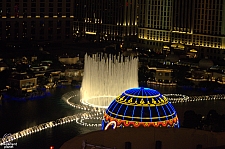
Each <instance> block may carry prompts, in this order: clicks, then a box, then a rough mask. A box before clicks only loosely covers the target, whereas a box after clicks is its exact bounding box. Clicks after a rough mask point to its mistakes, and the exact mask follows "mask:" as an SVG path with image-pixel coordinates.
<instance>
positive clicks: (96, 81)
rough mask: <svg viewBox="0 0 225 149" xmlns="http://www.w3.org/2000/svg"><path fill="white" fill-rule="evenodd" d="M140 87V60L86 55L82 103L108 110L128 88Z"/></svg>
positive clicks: (120, 56)
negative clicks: (112, 102)
mask: <svg viewBox="0 0 225 149" xmlns="http://www.w3.org/2000/svg"><path fill="white" fill-rule="evenodd" d="M133 87H138V58H136V57H124V56H122V55H119V56H113V55H106V54H93V55H92V56H88V55H87V54H86V55H85V64H84V77H83V81H82V88H81V102H82V103H83V104H85V105H89V106H92V107H99V108H107V107H108V105H109V104H110V103H111V101H112V100H113V99H114V98H115V97H116V96H117V95H119V94H120V93H121V92H123V91H124V90H126V89H128V88H133Z"/></svg>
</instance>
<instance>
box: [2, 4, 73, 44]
mask: <svg viewBox="0 0 225 149" xmlns="http://www.w3.org/2000/svg"><path fill="white" fill-rule="evenodd" d="M73 6H74V1H73V0H0V40H2V41H10V42H21V41H50V42H51V41H71V40H72V39H73V37H72V35H73V34H72V33H73V20H74V16H73V14H74V12H73V10H74V7H73Z"/></svg>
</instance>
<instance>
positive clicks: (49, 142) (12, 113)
mask: <svg viewBox="0 0 225 149" xmlns="http://www.w3.org/2000/svg"><path fill="white" fill-rule="evenodd" d="M149 87H150V88H153V89H156V90H158V91H159V92H161V93H162V94H164V93H182V94H186V95H205V94H212V93H209V92H207V93H206V92H201V91H196V90H190V89H188V90H187V89H182V88H176V87H162V86H149ZM72 90H75V88H73V87H71V86H67V87H64V88H56V89H52V90H50V96H48V97H45V98H43V99H39V100H30V101H26V102H18V101H5V102H3V104H2V106H0V137H2V136H3V135H4V134H6V133H15V132H18V131H21V130H23V129H26V128H28V127H32V126H36V125H39V124H41V123H45V122H49V121H55V120H56V119H59V118H62V117H65V116H69V115H74V114H76V113H78V112H79V111H78V110H76V109H74V108H72V107H70V106H68V105H67V104H66V103H65V102H64V101H63V100H62V99H61V96H62V95H63V94H65V93H67V92H70V91H72ZM173 105H174V107H175V109H176V111H177V113H178V117H179V119H180V122H181V123H182V121H183V114H184V112H185V111H187V110H194V111H195V112H196V113H198V114H202V115H207V113H208V111H209V110H211V109H215V110H217V112H218V113H219V114H225V101H222V100H219V101H202V102H189V103H179V104H173ZM98 129H100V128H89V127H83V126H80V125H78V124H76V123H75V122H72V123H69V124H65V125H62V126H57V127H54V128H51V129H47V130H44V131H41V132H39V133H35V134H32V135H30V136H27V137H24V138H21V139H18V140H17V141H15V142H17V146H14V148H16V149H49V148H50V146H54V147H55V148H54V149H58V148H60V146H61V145H62V144H63V143H64V142H66V141H67V140H69V139H71V138H73V137H75V136H77V135H80V134H83V133H87V132H90V131H95V130H98ZM0 148H1V147H0Z"/></svg>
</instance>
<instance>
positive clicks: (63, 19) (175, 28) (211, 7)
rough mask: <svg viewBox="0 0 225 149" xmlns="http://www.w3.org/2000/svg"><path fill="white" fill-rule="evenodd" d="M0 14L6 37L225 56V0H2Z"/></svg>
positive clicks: (1, 32)
mask: <svg viewBox="0 0 225 149" xmlns="http://www.w3.org/2000/svg"><path fill="white" fill-rule="evenodd" d="M0 18H1V19H0V40H2V41H4V40H6V41H21V40H31V41H32V40H33V41H69V42H70V41H72V40H73V37H76V36H78V37H79V36H84V37H85V38H88V39H90V40H92V41H99V42H102V41H107V40H109V41H116V42H119V43H124V42H126V41H129V43H135V46H138V47H141V48H146V49H152V50H155V51H156V52H159V53H160V52H161V53H162V52H163V51H164V50H168V49H167V48H168V47H169V48H170V47H172V48H174V49H181V50H183V51H185V52H186V53H188V52H190V51H189V50H192V51H193V48H194V52H196V53H197V55H198V56H199V57H203V58H204V57H208V58H210V59H216V60H221V59H224V58H225V51H224V49H225V0H188V1H187V0H107V1H106V0H0ZM128 46H129V45H128Z"/></svg>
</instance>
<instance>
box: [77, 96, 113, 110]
mask: <svg viewBox="0 0 225 149" xmlns="http://www.w3.org/2000/svg"><path fill="white" fill-rule="evenodd" d="M115 97H116V96H98V97H92V98H88V99H81V100H80V102H81V103H82V104H83V105H86V106H89V107H94V108H102V109H106V108H107V107H108V105H105V106H102V105H98V104H93V103H91V102H89V101H90V100H92V99H96V98H112V100H111V101H113V99H114V98H115ZM103 100H104V99H103ZM111 101H108V102H109V103H108V104H110V103H111Z"/></svg>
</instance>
